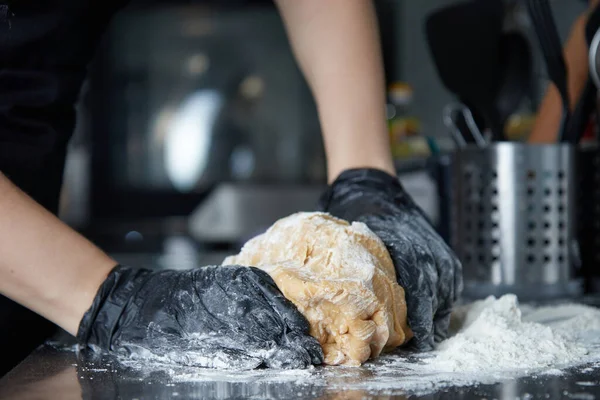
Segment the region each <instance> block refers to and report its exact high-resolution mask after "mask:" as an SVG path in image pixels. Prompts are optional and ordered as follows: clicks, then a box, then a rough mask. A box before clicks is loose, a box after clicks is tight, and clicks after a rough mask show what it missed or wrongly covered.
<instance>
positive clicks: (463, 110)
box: [443, 103, 487, 147]
mask: <svg viewBox="0 0 600 400" xmlns="http://www.w3.org/2000/svg"><path fill="white" fill-rule="evenodd" d="M456 116H460V117H461V118H463V119H464V121H465V124H466V126H467V128H468V131H469V135H470V139H466V138H465V136H466V135H465V134H464V133H463V132H462V131H461V130H460V129H459V128H458V124H457V120H456ZM443 118H444V124H445V125H446V127H447V128H448V130H449V131H450V133H451V134H452V137H453V138H454V142H455V144H456V146H457V147H465V146H466V145H467V143H472V142H475V143H476V144H477V145H478V146H479V147H485V146H486V145H487V141H486V140H485V138H484V136H483V135H482V133H481V131H480V130H479V127H478V126H477V123H476V122H475V119H474V118H473V114H472V113H471V110H470V109H469V108H468V107H466V106H465V105H464V104H461V103H452V104H448V105H447V106H446V107H444V117H443Z"/></svg>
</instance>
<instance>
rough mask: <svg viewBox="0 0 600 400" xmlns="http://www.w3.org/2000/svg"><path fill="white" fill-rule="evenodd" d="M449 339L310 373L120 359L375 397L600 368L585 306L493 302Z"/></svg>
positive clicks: (455, 326)
mask: <svg viewBox="0 0 600 400" xmlns="http://www.w3.org/2000/svg"><path fill="white" fill-rule="evenodd" d="M451 328H452V332H453V334H452V336H451V337H450V338H449V339H447V340H445V341H443V342H441V343H440V344H439V345H438V346H437V348H436V349H435V350H434V351H432V352H429V353H425V354H416V353H410V352H406V351H402V350H399V351H396V352H395V353H392V354H388V355H384V356H381V357H379V358H378V359H376V360H372V361H369V362H367V363H365V364H363V366H361V367H358V368H357V367H354V368H349V367H340V366H336V367H316V368H311V369H308V370H287V371H278V370H254V371H235V372H233V371H219V370H209V369H199V368H189V367H181V366H175V365H165V364H161V363H160V362H152V361H151V360H144V361H140V360H121V361H120V362H121V363H123V364H125V365H126V366H127V367H130V368H135V369H136V370H139V371H142V372H143V373H148V374H151V373H153V372H156V371H158V370H160V371H162V372H163V373H166V374H167V375H168V376H169V379H170V380H172V381H173V382H208V381H211V382H240V383H244V382H247V383H251V384H265V383H266V384H269V383H274V382H285V383H286V384H290V385H295V386H297V387H298V388H299V390H301V388H302V387H311V388H314V387H318V386H323V387H327V389H328V390H334V389H335V388H338V389H339V390H355V391H356V390H358V391H362V392H364V393H367V394H368V393H378V394H401V393H409V394H426V393H431V392H434V391H437V390H440V389H442V388H444V387H447V386H471V385H477V384H491V383H495V382H500V381H504V380H510V379H513V378H517V377H521V376H543V375H549V374H554V375H556V374H562V373H563V371H565V370H566V369H573V368H579V369H581V370H582V371H583V370H584V369H585V368H590V366H594V365H596V366H597V365H599V364H600V310H599V309H595V308H593V307H588V306H585V305H580V304H572V303H569V304H561V305H556V306H551V307H550V306H545V307H532V306H529V305H519V303H518V300H517V297H516V296H514V295H510V294H509V295H505V296H502V297H500V298H498V299H497V298H494V297H489V298H487V299H485V300H481V301H477V302H474V303H471V304H468V305H465V306H462V307H460V308H457V309H456V310H455V312H454V313H453V318H452V324H451Z"/></svg>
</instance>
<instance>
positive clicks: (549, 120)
mask: <svg viewBox="0 0 600 400" xmlns="http://www.w3.org/2000/svg"><path fill="white" fill-rule="evenodd" d="M587 18H588V13H584V14H583V15H581V16H580V17H579V18H578V19H577V20H576V21H575V23H574V24H573V26H572V28H571V33H570V35H569V38H568V39H567V41H566V43H565V45H564V49H563V53H564V57H565V63H566V66H567V73H568V76H567V91H568V93H569V108H570V109H571V110H573V109H574V108H575V105H576V104H577V102H578V101H579V97H580V96H581V94H582V92H583V89H584V87H585V84H586V81H587V77H588V63H587V43H586V39H585V24H586V22H587ZM562 107H563V106H562V98H561V96H560V93H559V92H558V89H557V88H556V86H554V84H552V83H550V85H549V86H548V90H547V91H546V94H545V95H544V98H543V99H542V102H541V104H540V107H539V109H538V112H537V115H536V119H535V123H534V126H533V128H532V130H531V135H530V136H529V142H530V143H555V142H556V140H557V139H558V130H559V127H560V122H561V116H562V112H563V111H562Z"/></svg>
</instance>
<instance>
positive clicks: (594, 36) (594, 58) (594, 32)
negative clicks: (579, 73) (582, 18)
mask: <svg viewBox="0 0 600 400" xmlns="http://www.w3.org/2000/svg"><path fill="white" fill-rule="evenodd" d="M594 28H596V29H594ZM599 28H600V6H598V7H596V9H595V10H594V12H593V13H592V14H591V15H590V17H589V19H588V22H587V24H586V27H585V36H586V39H587V40H588V44H589V47H590V48H589V54H588V62H589V64H588V67H589V73H590V78H591V79H592V81H593V83H594V84H595V85H596V88H598V89H600V70H599V69H600V68H599V66H600V51H599V50H600V29H599ZM590 37H591V39H590Z"/></svg>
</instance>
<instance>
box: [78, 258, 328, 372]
mask: <svg viewBox="0 0 600 400" xmlns="http://www.w3.org/2000/svg"><path fill="white" fill-rule="evenodd" d="M308 331H309V325H308V322H307V321H306V319H305V318H304V317H303V316H302V315H301V314H300V313H299V312H298V310H297V309H296V308H295V307H294V305H293V304H292V303H291V302H289V301H288V300H287V299H286V298H285V297H283V295H282V294H281V292H280V291H279V290H278V289H277V286H275V282H273V280H272V279H271V277H270V276H269V275H267V274H266V273H265V272H263V271H261V270H259V269H256V268H250V267H240V266H209V267H202V268H196V269H193V270H189V271H170V270H168V271H157V272H154V271H149V270H145V269H133V268H128V267H123V266H117V267H115V269H113V271H112V272H111V273H110V274H109V276H108V278H107V279H106V281H105V282H104V283H103V284H102V286H101V287H100V289H99V291H98V294H97V295H96V298H95V299H94V302H93V304H92V307H91V308H90V309H89V310H88V311H87V312H86V313H85V315H84V317H83V319H82V320H81V324H80V326H79V332H78V334H77V339H78V341H79V343H80V344H83V345H88V346H90V347H91V348H95V349H98V348H99V349H101V350H109V351H113V352H116V353H117V354H121V355H125V356H131V357H142V358H143V357H145V356H147V355H148V354H150V356H151V357H152V358H157V359H158V360H162V361H166V362H175V363H179V364H183V365H188V366H198V367H213V368H214V367H216V368H233V369H252V368H256V367H259V366H266V367H273V368H306V367H308V366H309V365H311V364H320V363H321V362H322V361H323V353H322V350H321V346H320V345H319V343H318V342H317V340H316V339H314V338H313V337H311V336H308Z"/></svg>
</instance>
